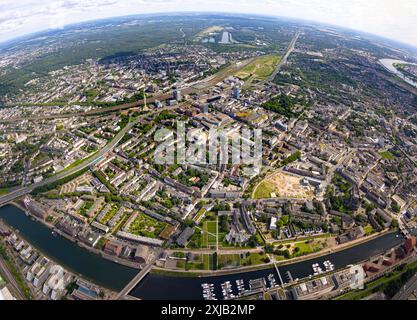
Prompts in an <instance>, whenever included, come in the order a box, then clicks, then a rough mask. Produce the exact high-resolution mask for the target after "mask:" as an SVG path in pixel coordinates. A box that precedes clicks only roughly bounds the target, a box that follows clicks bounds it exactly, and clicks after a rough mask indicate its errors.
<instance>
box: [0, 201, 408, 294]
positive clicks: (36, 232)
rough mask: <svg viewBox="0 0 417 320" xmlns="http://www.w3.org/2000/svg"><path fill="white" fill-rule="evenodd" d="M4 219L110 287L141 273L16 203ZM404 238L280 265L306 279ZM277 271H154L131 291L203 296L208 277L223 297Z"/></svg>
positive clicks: (117, 287)
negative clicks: (55, 231) (325, 266)
mask: <svg viewBox="0 0 417 320" xmlns="http://www.w3.org/2000/svg"><path fill="white" fill-rule="evenodd" d="M0 219H3V220H4V221H5V222H6V223H8V224H9V225H10V226H12V227H13V228H15V229H18V230H19V231H20V234H21V236H23V237H24V238H25V239H26V240H27V241H29V243H31V244H32V245H34V246H35V247H37V248H38V249H40V250H41V251H42V252H44V253H45V254H46V255H47V256H49V257H50V258H51V259H53V260H54V261H56V262H58V263H60V264H62V265H63V266H65V267H67V268H68V269H70V270H72V271H73V272H75V273H78V274H80V275H82V276H84V277H85V278H88V279H90V280H92V281H93V282H95V283H97V284H100V285H103V286H105V287H107V288H111V289H114V290H121V289H122V288H123V287H124V286H125V285H126V284H127V283H128V282H129V281H130V280H131V279H132V278H133V277H134V276H135V275H136V274H137V272H138V271H137V270H135V269H131V268H128V267H125V266H122V265H119V264H116V263H113V262H111V261H108V260H105V259H103V258H100V257H99V256H97V255H95V254H93V253H90V252H88V251H87V250H85V249H82V248H80V247H79V246H78V245H76V244H74V243H73V242H71V241H69V240H67V239H65V238H62V237H59V236H58V237H54V236H53V235H52V233H51V230H50V229H48V228H47V227H46V226H44V225H42V224H41V223H38V222H36V221H33V220H32V219H31V218H29V217H28V216H26V215H25V214H24V213H23V211H21V210H20V209H18V208H16V207H14V206H10V205H8V206H5V207H2V208H0ZM402 240H403V238H402V237H401V236H399V235H397V234H394V233H391V234H386V235H384V236H382V237H379V238H376V239H374V240H371V241H368V242H366V243H364V244H361V245H358V246H356V247H354V248H350V249H346V250H344V251H340V252H336V253H333V254H330V255H327V256H323V257H321V258H315V259H312V260H308V261H302V262H298V263H293V264H290V265H287V266H280V267H279V270H280V273H281V276H282V278H283V279H284V281H286V271H290V272H291V274H292V277H293V278H294V279H296V278H300V279H301V278H304V277H308V276H309V275H310V274H312V273H313V270H312V267H311V265H312V264H313V263H316V262H317V263H320V264H322V263H323V262H324V261H326V260H330V261H331V262H332V263H333V264H334V265H335V267H336V268H342V267H345V266H347V265H349V264H355V263H358V262H359V261H363V260H365V259H367V258H368V257H370V256H374V255H377V254H378V253H380V252H382V251H385V250H387V249H389V248H392V247H394V246H396V245H398V244H400V243H401V242H402ZM271 273H272V274H274V275H275V279H276V280H277V282H278V283H279V278H278V276H277V275H276V271H275V269H274V268H272V269H267V270H260V271H252V272H246V273H237V274H233V275H225V276H216V277H204V278H202V277H201V278H190V277H173V276H165V275H159V274H149V275H147V276H146V277H145V278H144V279H143V280H142V282H141V283H140V284H139V285H137V286H136V287H135V288H134V289H133V290H132V292H131V293H130V294H131V295H133V296H135V297H139V298H142V299H189V300H191V299H202V288H201V284H202V283H207V282H208V283H213V284H214V285H215V287H216V291H215V292H216V296H217V298H218V299H221V298H222V294H221V292H220V290H221V289H220V285H221V283H223V282H225V281H231V283H232V285H233V287H234V289H236V282H235V281H236V280H238V279H243V280H244V281H245V283H246V284H247V283H248V281H249V280H250V279H256V278H260V277H267V276H268V275H269V274H271Z"/></svg>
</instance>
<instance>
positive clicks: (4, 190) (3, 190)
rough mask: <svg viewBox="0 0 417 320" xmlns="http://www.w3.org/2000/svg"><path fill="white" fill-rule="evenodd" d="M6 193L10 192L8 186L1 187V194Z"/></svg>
mask: <svg viewBox="0 0 417 320" xmlns="http://www.w3.org/2000/svg"><path fill="white" fill-rule="evenodd" d="M6 193H9V189H7V188H0V196H2V195H5V194H6Z"/></svg>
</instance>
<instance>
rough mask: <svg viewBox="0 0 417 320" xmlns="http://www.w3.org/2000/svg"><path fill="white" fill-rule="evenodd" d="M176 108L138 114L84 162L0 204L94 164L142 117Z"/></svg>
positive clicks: (3, 199)
mask: <svg viewBox="0 0 417 320" xmlns="http://www.w3.org/2000/svg"><path fill="white" fill-rule="evenodd" d="M176 108H178V106H173V107H165V108H160V109H157V110H154V111H151V112H148V113H146V114H143V115H140V116H139V117H137V118H136V119H135V120H134V121H131V122H129V123H128V124H127V125H126V126H125V127H124V128H123V129H122V130H120V131H119V133H118V134H117V135H116V136H115V137H114V138H113V140H111V141H110V142H109V143H108V144H107V145H106V146H105V147H104V148H102V149H101V150H100V151H99V152H97V153H96V154H95V155H94V156H93V157H91V158H89V159H87V160H85V161H84V162H82V163H80V164H79V165H77V166H75V167H73V168H71V169H69V170H66V171H62V172H60V173H58V174H56V175H54V176H52V177H50V178H47V179H45V180H42V181H41V182H38V183H34V184H31V185H29V186H26V187H23V188H20V189H18V190H15V191H13V192H10V193H8V194H6V195H4V196H2V197H0V206H3V205H5V204H6V203H8V202H10V201H13V200H15V199H17V198H19V197H21V196H24V195H25V194H28V193H31V192H32V191H33V190H34V189H36V188H39V187H43V186H46V185H48V184H50V183H53V182H56V181H58V180H61V179H63V178H65V177H68V176H71V175H73V174H74V173H76V172H78V171H80V170H83V169H85V168H87V167H89V166H91V165H93V164H95V163H96V162H97V161H98V160H99V159H100V158H101V157H103V156H104V155H106V154H107V153H109V152H110V151H112V150H113V149H114V148H115V147H116V146H117V144H118V143H119V142H120V140H122V138H123V137H124V135H125V134H126V133H127V132H128V131H130V130H131V129H132V128H133V127H134V126H135V125H136V124H137V123H139V122H140V121H141V120H142V119H143V118H145V117H147V116H149V115H151V114H156V113H160V112H162V111H164V110H172V109H176Z"/></svg>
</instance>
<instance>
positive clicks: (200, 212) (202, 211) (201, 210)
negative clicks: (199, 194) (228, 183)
mask: <svg viewBox="0 0 417 320" xmlns="http://www.w3.org/2000/svg"><path fill="white" fill-rule="evenodd" d="M205 213H206V209H204V208H201V209H200V211H198V212H197V214H196V215H195V217H194V219H193V220H194V221H196V222H197V221H198V220H199V219H200V218H201V217H202V216H203V215H204V214H205Z"/></svg>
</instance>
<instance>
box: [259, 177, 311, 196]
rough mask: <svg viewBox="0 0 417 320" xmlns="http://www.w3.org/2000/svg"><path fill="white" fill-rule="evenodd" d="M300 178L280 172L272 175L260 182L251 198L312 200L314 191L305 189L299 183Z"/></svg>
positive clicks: (309, 188) (308, 188)
mask: <svg viewBox="0 0 417 320" xmlns="http://www.w3.org/2000/svg"><path fill="white" fill-rule="evenodd" d="M300 181H301V178H299V177H295V176H292V175H289V174H286V173H283V172H281V171H279V172H277V173H274V174H273V175H271V176H269V177H267V178H266V179H264V180H263V181H262V182H260V183H259V184H258V185H257V186H256V188H255V190H254V192H253V194H252V198H255V199H266V198H274V197H283V198H302V199H313V198H314V190H313V189H312V188H311V187H305V186H303V185H301V183H300Z"/></svg>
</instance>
